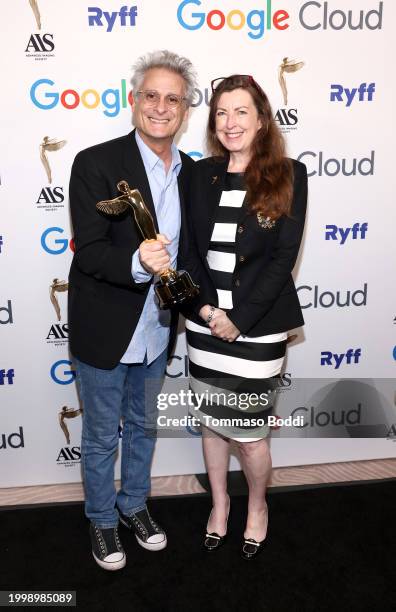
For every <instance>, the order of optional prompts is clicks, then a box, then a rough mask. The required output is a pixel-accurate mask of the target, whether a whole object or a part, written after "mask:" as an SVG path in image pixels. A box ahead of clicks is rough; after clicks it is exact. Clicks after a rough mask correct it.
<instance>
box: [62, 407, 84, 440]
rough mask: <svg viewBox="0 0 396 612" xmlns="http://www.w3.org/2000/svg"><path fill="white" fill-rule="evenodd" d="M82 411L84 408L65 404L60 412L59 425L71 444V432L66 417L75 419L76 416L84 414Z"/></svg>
mask: <svg viewBox="0 0 396 612" xmlns="http://www.w3.org/2000/svg"><path fill="white" fill-rule="evenodd" d="M82 412H83V410H82V408H68V407H67V406H63V408H62V410H61V411H60V412H59V413H58V417H59V425H60V428H61V430H62V431H63V433H64V434H65V438H66V442H67V444H70V433H69V429H68V427H67V423H65V419H74V418H75V417H77V416H79V415H80V414H82Z"/></svg>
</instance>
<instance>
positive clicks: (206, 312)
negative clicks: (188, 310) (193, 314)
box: [199, 304, 212, 323]
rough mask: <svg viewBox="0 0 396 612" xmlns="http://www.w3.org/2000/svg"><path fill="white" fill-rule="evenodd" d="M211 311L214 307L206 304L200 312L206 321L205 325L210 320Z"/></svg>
mask: <svg viewBox="0 0 396 612" xmlns="http://www.w3.org/2000/svg"><path fill="white" fill-rule="evenodd" d="M211 309H212V307H211V305H210V304H205V306H202V308H201V310H200V311H199V316H200V317H201V319H203V320H204V321H205V323H206V321H207V319H208V316H209V313H210V311H211Z"/></svg>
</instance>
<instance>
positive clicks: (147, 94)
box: [136, 89, 186, 108]
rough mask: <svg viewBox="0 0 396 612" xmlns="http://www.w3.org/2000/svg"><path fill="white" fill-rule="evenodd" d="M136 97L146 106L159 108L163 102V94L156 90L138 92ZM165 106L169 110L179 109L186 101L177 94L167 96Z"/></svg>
mask: <svg viewBox="0 0 396 612" xmlns="http://www.w3.org/2000/svg"><path fill="white" fill-rule="evenodd" d="M136 95H137V96H138V97H139V98H140V99H141V101H142V102H143V103H144V104H145V105H146V106H157V104H159V103H160V101H161V94H160V93H159V92H158V91H155V90H154V89H146V90H144V91H137V92H136ZM164 100H165V105H166V106H167V107H168V108H177V107H178V106H180V105H181V103H182V102H184V100H186V98H185V97H183V96H178V95H177V94H172V93H170V94H166V96H164Z"/></svg>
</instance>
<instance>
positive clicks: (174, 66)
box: [131, 49, 197, 106]
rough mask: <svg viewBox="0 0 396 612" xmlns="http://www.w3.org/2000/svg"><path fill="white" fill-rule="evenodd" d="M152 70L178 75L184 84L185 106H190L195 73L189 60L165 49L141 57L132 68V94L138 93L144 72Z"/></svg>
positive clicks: (195, 77) (195, 83) (195, 85)
mask: <svg viewBox="0 0 396 612" xmlns="http://www.w3.org/2000/svg"><path fill="white" fill-rule="evenodd" d="M152 68H165V69H166V70H170V71H171V72H176V74H179V75H180V76H181V77H182V78H183V79H184V82H185V84H186V104H187V106H191V104H192V102H193V100H194V93H195V92H194V90H195V88H196V87H197V73H196V72H195V70H194V67H193V65H192V63H191V62H190V60H188V59H187V58H186V57H183V56H181V55H177V54H176V53H172V51H167V50H166V49H164V50H162V51H153V52H151V53H147V54H146V55H142V56H141V57H139V58H138V60H137V61H136V63H135V64H134V65H133V66H132V69H133V75H132V78H131V85H132V91H133V92H134V93H135V92H136V91H139V89H140V87H141V85H142V83H143V80H144V76H145V74H146V72H147V71H148V70H151V69H152Z"/></svg>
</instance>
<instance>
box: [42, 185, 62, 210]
mask: <svg viewBox="0 0 396 612" xmlns="http://www.w3.org/2000/svg"><path fill="white" fill-rule="evenodd" d="M64 200H65V196H64V193H63V187H59V186H56V187H43V188H42V190H41V191H40V194H39V196H38V198H37V201H36V204H37V208H39V209H43V210H46V211H54V210H57V209H58V208H64Z"/></svg>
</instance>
